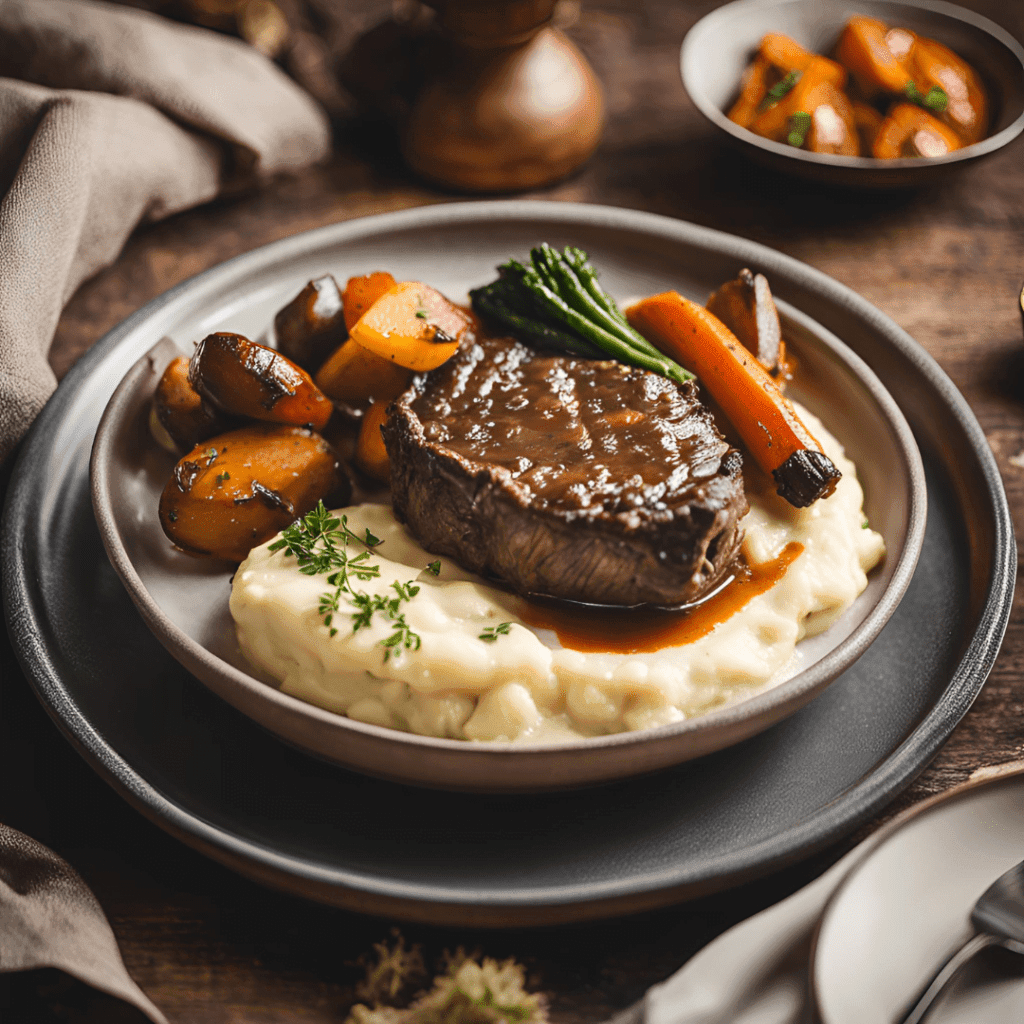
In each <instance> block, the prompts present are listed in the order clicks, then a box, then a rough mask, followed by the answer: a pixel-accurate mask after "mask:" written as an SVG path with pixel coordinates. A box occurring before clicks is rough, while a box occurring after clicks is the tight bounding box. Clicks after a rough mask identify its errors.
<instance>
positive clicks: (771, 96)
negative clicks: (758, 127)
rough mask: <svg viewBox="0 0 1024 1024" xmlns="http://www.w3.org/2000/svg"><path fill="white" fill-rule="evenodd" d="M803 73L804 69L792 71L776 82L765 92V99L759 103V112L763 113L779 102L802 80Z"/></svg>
mask: <svg viewBox="0 0 1024 1024" xmlns="http://www.w3.org/2000/svg"><path fill="white" fill-rule="evenodd" d="M801 74H803V72H802V71H790V73H789V74H788V75H786V76H785V78H783V79H781V80H780V81H778V82H776V83H775V84H774V85H773V86H772V87H771V88H770V89H769V90H768V92H767V93H765V97H764V99H763V100H761V102H760V103H759V104H758V107H757V112H758V113H759V114H763V113H764V112H765V111H766V110H768V109H769V108H770V107H774V106H775V104H776V103H778V102H779V100H781V99H782V97H783V96H785V95H786V93H787V92H789V91H790V90H791V89H792V88H793V86H794V85H796V83H797V82H799V81H800V76H801Z"/></svg>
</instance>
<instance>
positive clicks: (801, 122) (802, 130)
mask: <svg viewBox="0 0 1024 1024" xmlns="http://www.w3.org/2000/svg"><path fill="white" fill-rule="evenodd" d="M810 130H811V115H810V114H808V113H807V112H806V111H804V110H798V111H797V112H796V113H795V114H794V115H793V116H792V117H791V118H790V119H789V134H788V135H787V136H786V141H787V142H788V143H789V144H790V145H791V146H796V147H797V149H799V148H800V147H801V146H802V145H803V144H804V139H806V138H807V133H808V132H809V131H810Z"/></svg>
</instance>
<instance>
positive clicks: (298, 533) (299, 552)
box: [270, 501, 421, 661]
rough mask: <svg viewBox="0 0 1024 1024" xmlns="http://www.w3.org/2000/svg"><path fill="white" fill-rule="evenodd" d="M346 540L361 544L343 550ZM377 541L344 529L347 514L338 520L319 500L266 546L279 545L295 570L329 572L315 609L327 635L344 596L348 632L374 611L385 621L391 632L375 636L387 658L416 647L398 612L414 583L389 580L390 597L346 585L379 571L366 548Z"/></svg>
mask: <svg viewBox="0 0 1024 1024" xmlns="http://www.w3.org/2000/svg"><path fill="white" fill-rule="evenodd" d="M349 541H355V542H356V543H357V544H361V545H363V547H364V548H365V550H363V551H360V552H359V554H357V555H349V553H348V545H349ZM382 543H383V541H382V540H381V539H380V538H379V537H375V536H374V535H373V534H372V533H371V532H370V530H369V529H367V530H365V532H364V534H363V536H362V537H360V536H359V535H358V534H357V533H354V532H353V531H352V530H351V529H349V525H348V517H347V516H342V517H341V518H340V519H338V518H337V517H336V516H332V515H331V513H330V512H328V511H327V509H326V508H325V507H324V503H323V502H322V501H321V502H319V503H318V504H317V507H316V508H315V509H313V511H312V512H310V513H308V514H307V515H305V516H303V518H302V519H298V520H296V521H295V522H294V523H292V525H291V526H289V527H287V528H286V529H285V530H284V531H282V534H281V539H280V540H276V541H274V543H273V544H271V545H270V550H271V551H281V550H283V551H284V553H285V554H286V555H292V556H293V557H294V558H295V560H296V561H297V562H298V564H299V572H301V573H304V574H305V575H306V576H319V575H322V574H323V573H330V575H329V576H328V577H327V582H328V584H330V586H332V587H334V590H333V591H328V592H327V593H325V594H322V595H321V596H320V603H319V606H318V610H319V613H320V617H321V618H322V619H323V621H324V625H325V626H327V628H328V629H329V630H330V635H331V636H336V635H337V633H338V629H337V627H336V626H335V625H334V624H333V623H334V616H335V615H336V614H337V613H338V612H339V611H340V610H341V601H342V598H344V599H345V600H346V601H347V602H348V604H349V605H351V606H352V607H353V608H354V609H355V611H353V612H352V613H351V616H352V632H353V633H354V632H356V630H359V629H364V628H368V627H369V626H370V624H371V622H372V621H373V617H374V615H376V614H377V613H378V612H380V613H381V614H383V615H384V616H385V617H386V618H387V619H388V620H389V621H390V623H391V633H390V635H389V636H387V637H385V638H384V639H383V640H382V641H381V646H382V647H383V648H384V660H385V661H388V659H389V658H390V657H391V655H392V654H395V653H398V651H400V650H406V651H410V650H419V648H420V643H421V641H420V637H419V635H418V634H417V633H414V632H413V631H412V628H411V627H410V626H409V623H408V622H406V620H405V613H404V612H402V611H401V606H402V602H403V601H411V600H412V599H413V598H414V597H415V596H416V595H417V594H418V593H419V592H420V588H419V587H418V586H417V585H416V584H415V583H412V582H409V583H399V582H398V581H397V580H396V581H395V582H394V583H392V584H391V588H392V589H393V590H394V591H395V595H396V596H394V597H390V596H389V595H387V594H367V593H364V592H363V591H361V590H356V589H355V588H354V587H353V586H352V579H357V580H369V579H374V578H376V577H379V576H380V566H379V565H370V564H369V563H368V559H369V558H370V552H371V551H372V550H373V549H374V548H376V547H379V546H380V545H381V544H382Z"/></svg>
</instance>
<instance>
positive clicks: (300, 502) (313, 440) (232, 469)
mask: <svg viewBox="0 0 1024 1024" xmlns="http://www.w3.org/2000/svg"><path fill="white" fill-rule="evenodd" d="M350 496H351V485H350V483H349V481H348V478H347V477H346V476H345V475H344V474H343V473H342V471H341V469H340V467H339V465H338V457H337V455H336V454H335V452H334V449H333V448H331V446H330V445H329V444H328V443H327V442H326V441H325V440H324V439H323V438H322V437H320V435H319V434H316V433H314V432H313V431H311V430H306V429H304V428H302V427H292V426H285V425H282V424H272V423H254V424H252V425H251V426H248V427H242V428H240V429H239V430H232V431H229V432H228V433H226V434H220V435H218V436H217V437H213V438H209V439H208V440H206V441H204V442H203V443H202V444H199V445H196V447H195V448H193V449H192V451H191V452H189V453H188V455H186V456H185V457H184V458H183V459H182V460H181V461H180V462H179V463H178V464H177V466H175V467H174V473H173V474H172V475H171V479H170V480H169V481H168V482H167V486H166V487H165V488H164V492H163V495H162V496H161V498H160V525H161V526H162V527H163V530H164V533H166V534H167V536H168V537H169V538H170V539H171V540H172V541H173V542H174V544H175V545H177V547H179V548H181V549H182V550H183V551H186V552H188V553H189V554H191V555H200V556H209V557H213V558H227V559H230V560H231V561H234V562H240V561H242V559H243V558H245V557H246V555H248V553H249V551H250V550H251V549H252V548H254V547H256V545H258V544H262V543H263V542H264V541H265V540H268V539H269V538H270V537H272V536H273V535H274V534H275V533H277V532H278V531H279V530H283V529H284V528H285V527H286V526H287V525H288V524H289V523H292V522H294V521H295V520H296V519H297V518H298V517H299V516H303V515H305V514H306V513H307V512H309V511H310V510H311V509H312V508H314V507H315V506H316V503H317V502H318V501H319V500H320V499H321V498H324V499H328V498H329V499H330V501H331V503H332V504H338V505H344V504H347V503H348V500H349V498H350Z"/></svg>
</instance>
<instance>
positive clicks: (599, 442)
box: [383, 339, 747, 605]
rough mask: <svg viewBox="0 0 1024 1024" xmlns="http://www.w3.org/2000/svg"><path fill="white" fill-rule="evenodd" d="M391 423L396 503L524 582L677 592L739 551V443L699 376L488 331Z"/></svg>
mask: <svg viewBox="0 0 1024 1024" xmlns="http://www.w3.org/2000/svg"><path fill="white" fill-rule="evenodd" d="M383 432H384V442H385V445H386V446H387V450H388V456H389V458H390V460H391V488H392V500H393V502H394V508H395V513H396V514H397V516H398V518H399V519H400V520H402V521H404V522H405V523H407V524H408V526H409V528H410V529H411V531H412V532H413V534H414V535H415V536H416V537H417V538H418V539H419V541H420V543H421V544H423V546H424V547H425V548H427V549H428V550H429V551H432V552H435V553H437V554H443V555H448V556H450V557H451V558H454V559H455V560H456V561H457V562H458V563H460V564H461V565H462V566H464V567H465V568H467V569H470V570H472V571H474V572H477V573H480V574H481V575H484V576H489V577H497V578H498V579H500V580H503V581H504V582H505V583H507V584H508V585H509V586H510V587H511V588H512V589H514V590H516V591H517V592H519V593H521V594H546V595H550V596H553V597H559V598H563V599H566V600H572V601H584V602H590V603H600V604H618V605H636V604H660V605H675V604H682V603H685V602H689V601H693V600H695V599H696V598H697V597H699V596H700V595H701V594H702V593H703V592H704V591H706V590H707V589H709V588H710V587H711V586H712V585H713V584H714V583H715V582H717V581H718V580H719V579H720V578H721V577H722V576H723V574H724V572H725V570H726V569H727V568H728V566H729V564H730V563H731V562H732V561H733V559H734V558H735V556H736V554H737V552H738V547H739V542H740V539H741V531H740V530H739V528H738V522H739V519H740V518H741V516H742V515H743V514H744V513H745V512H746V509H747V502H746V498H745V496H744V493H743V481H742V475H741V458H740V455H739V452H737V451H736V450H735V449H733V448H730V447H729V444H728V443H727V442H726V441H725V440H724V439H723V438H722V437H721V435H720V434H719V433H718V431H717V429H716V428H715V425H714V422H713V420H712V419H711V416H710V414H709V413H708V411H707V410H706V409H705V408H704V407H703V406H702V405H701V404H700V401H699V399H698V397H697V389H696V387H695V386H694V385H693V384H692V383H687V384H684V385H680V384H676V383H675V382H673V381H670V380H667V379H666V378H664V377H661V376H658V375H657V374H654V373H649V372H647V371H646V370H640V369H636V368H633V367H629V366H624V365H622V364H621V363H617V362H613V361H610V360H600V361H598V360H590V359H583V358H579V357H573V356H561V355H549V354H546V353H540V352H537V351H535V350H533V349H530V348H528V347H526V346H525V345H523V344H521V343H519V342H517V341H512V340H509V339H478V340H476V341H475V342H473V343H471V344H468V345H466V346H464V347H463V348H462V349H461V350H460V351H459V353H458V354H457V355H456V356H454V357H453V358H452V359H450V360H449V361H448V362H447V363H445V364H444V365H443V366H440V367H438V369H436V370H433V371H431V372H430V373H428V374H425V375H423V376H420V377H417V378H415V379H414V382H413V384H412V386H411V387H410V388H409V389H408V390H407V391H405V392H404V393H403V394H402V395H401V396H399V398H398V399H396V401H395V402H394V404H393V406H392V408H391V415H390V417H389V419H388V422H387V425H386V426H385V427H384V428H383Z"/></svg>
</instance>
